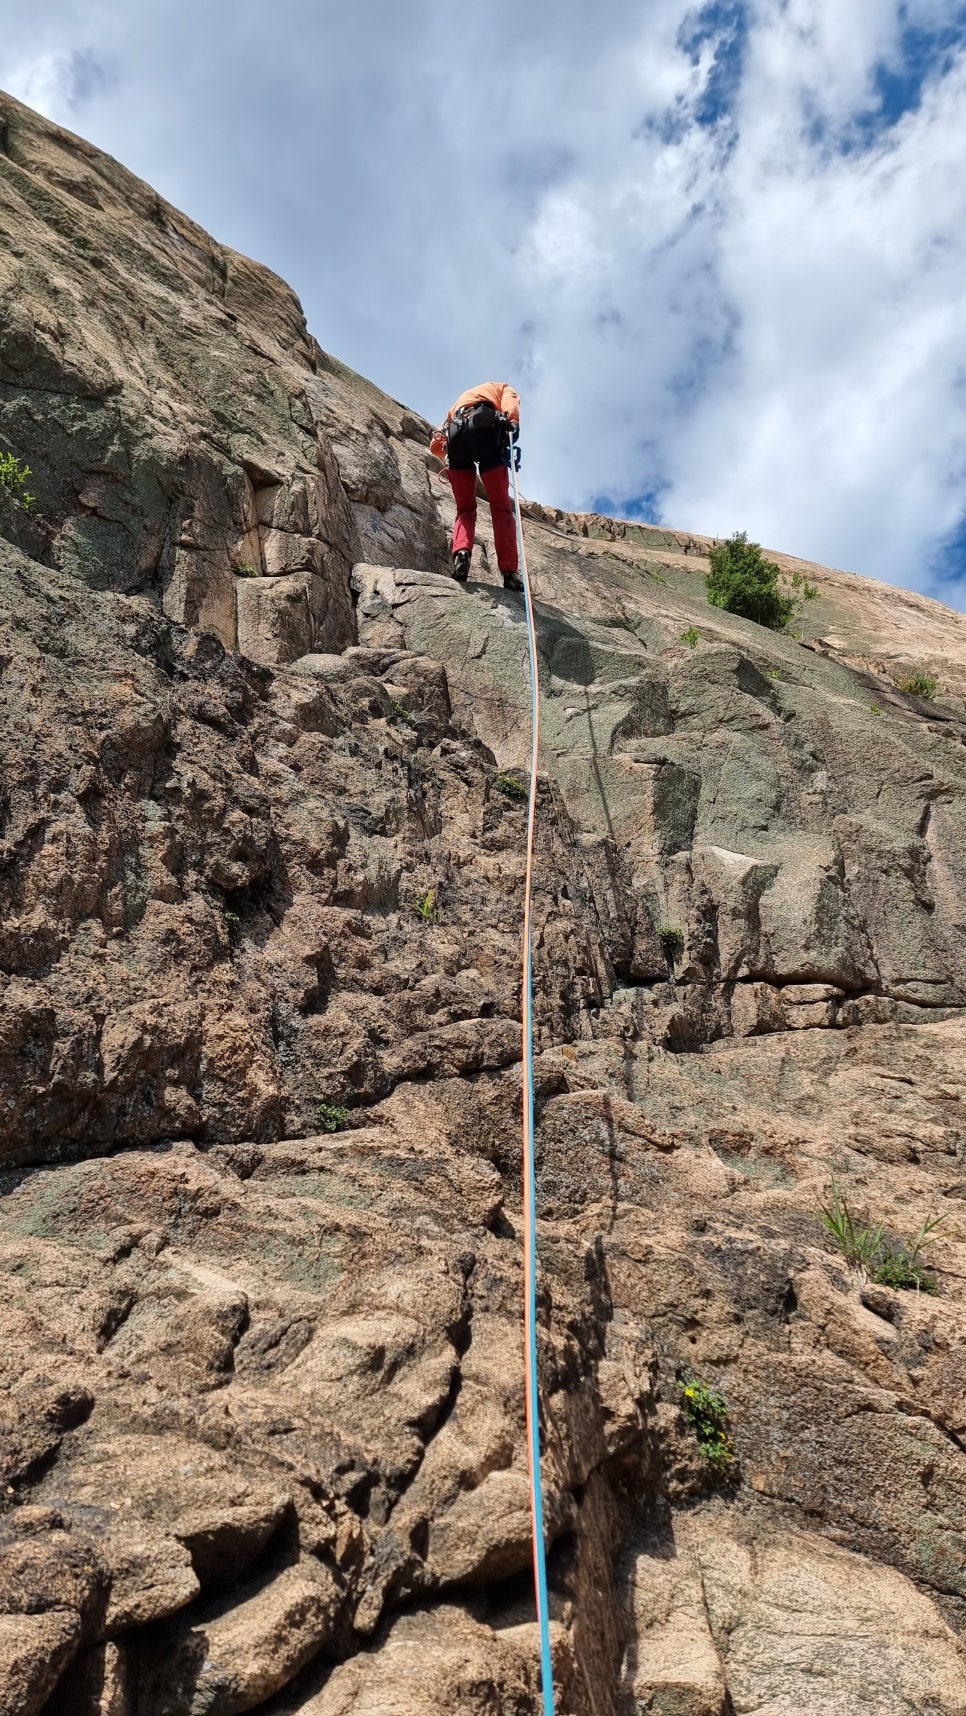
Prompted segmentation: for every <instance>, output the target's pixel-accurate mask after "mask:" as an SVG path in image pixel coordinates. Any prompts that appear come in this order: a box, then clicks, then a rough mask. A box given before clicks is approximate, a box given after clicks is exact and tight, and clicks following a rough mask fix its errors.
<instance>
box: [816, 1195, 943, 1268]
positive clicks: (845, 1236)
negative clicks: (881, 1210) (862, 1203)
mask: <svg viewBox="0 0 966 1716" xmlns="http://www.w3.org/2000/svg"><path fill="white" fill-rule="evenodd" d="M819 1216H820V1219H821V1222H822V1226H823V1227H824V1228H825V1231H826V1232H827V1233H828V1234H829V1236H830V1237H831V1239H832V1240H833V1241H834V1243H835V1245H836V1246H837V1248H838V1250H839V1251H840V1252H841V1253H842V1256H843V1257H844V1258H845V1260H846V1262H847V1263H851V1264H852V1265H853V1267H854V1268H856V1269H861V1270H862V1271H863V1272H864V1273H865V1274H866V1275H867V1276H868V1277H869V1279H870V1280H871V1281H874V1282H876V1283H877V1284H878V1285H879V1286H880V1287H897V1288H909V1287H915V1288H917V1289H918V1290H919V1291H920V1292H922V1293H935V1292H937V1291H938V1289H937V1286H936V1278H935V1276H934V1275H931V1274H930V1272H929V1270H928V1269H925V1268H924V1267H923V1265H922V1262H921V1258H922V1252H923V1250H924V1248H925V1247H926V1246H927V1245H931V1244H932V1242H933V1240H934V1238H935V1229H936V1228H937V1227H938V1226H939V1224H940V1222H941V1221H943V1220H945V1217H943V1216H930V1217H928V1218H927V1219H926V1221H924V1222H923V1224H922V1226H921V1228H920V1229H919V1232H918V1233H917V1234H916V1235H915V1236H914V1237H913V1238H912V1239H910V1240H901V1239H900V1240H895V1239H888V1238H886V1236H885V1235H884V1233H883V1228H882V1223H881V1222H880V1223H879V1224H878V1226H877V1227H873V1226H872V1225H871V1224H868V1225H865V1224H860V1223H859V1222H857V1221H856V1219H855V1217H854V1216H853V1214H852V1211H851V1210H850V1208H849V1204H848V1199H847V1198H845V1197H844V1196H843V1195H842V1193H841V1192H840V1191H839V1189H838V1186H837V1185H836V1184H835V1180H834V1178H833V1180H832V1192H831V1196H830V1198H829V1200H828V1202H827V1203H824V1204H822V1205H821V1207H820V1209H819Z"/></svg>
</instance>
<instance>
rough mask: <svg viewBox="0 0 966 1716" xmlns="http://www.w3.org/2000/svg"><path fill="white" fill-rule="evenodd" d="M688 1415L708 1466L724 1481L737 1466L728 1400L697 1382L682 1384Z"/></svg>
mask: <svg viewBox="0 0 966 1716" xmlns="http://www.w3.org/2000/svg"><path fill="white" fill-rule="evenodd" d="M680 1388H681V1393H682V1395H683V1397H684V1413H685V1417H686V1418H687V1421H688V1423H689V1424H690V1426H691V1429H692V1430H693V1431H694V1434H695V1436H696V1438H697V1443H698V1447H699V1448H700V1449H701V1453H702V1454H703V1456H704V1458H705V1459H706V1460H707V1462H708V1465H709V1466H711V1467H712V1468H713V1470H714V1471H715V1472H716V1473H717V1474H718V1475H719V1476H721V1477H723V1476H724V1475H725V1474H726V1473H727V1472H730V1471H731V1469H732V1467H733V1466H735V1465H736V1464H737V1455H736V1454H735V1451H734V1446H733V1444H732V1441H731V1437H730V1436H729V1434H728V1408H727V1406H726V1405H725V1402H724V1396H723V1395H721V1394H719V1393H718V1391H717V1389H715V1388H711V1387H710V1386H709V1384H708V1383H706V1382H700V1381H698V1380H697V1379H695V1380H693V1381H691V1382H682V1383H681V1384H680Z"/></svg>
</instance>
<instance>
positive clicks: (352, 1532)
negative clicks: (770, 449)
mask: <svg viewBox="0 0 966 1716" xmlns="http://www.w3.org/2000/svg"><path fill="white" fill-rule="evenodd" d="M0 226H2V231H3V237H4V247H3V252H4V253H3V256H2V258H0V447H2V448H4V449H8V450H10V451H12V452H13V453H15V454H16V455H17V456H18V457H19V458H20V459H21V460H23V461H25V462H26V463H29V465H30V467H31V469H32V472H33V477H32V480H31V488H32V490H33V491H34V492H35V494H36V501H35V504H34V505H33V506H32V507H30V508H26V507H24V506H23V505H22V504H21V503H20V501H19V500H18V499H17V497H16V495H14V494H9V493H4V492H3V491H2V490H0V633H2V635H0V668H2V674H0V733H2V739H0V743H2V758H3V767H2V785H0V841H2V852H3V868H2V875H0V1162H2V1179H0V1192H2V1197H0V1283H2V1288H3V1291H2V1294H0V1323H2V1329H3V1337H4V1338H3V1341H2V1346H0V1368H2V1390H3V1391H2V1394H0V1422H2V1424H3V1432H4V1433H3V1440H2V1447H0V1458H2V1475H3V1484H4V1498H5V1499H4V1513H3V1518H2V1521H0V1603H2V1608H3V1613H2V1614H0V1711H2V1712H3V1716H40V1713H43V1716H201V1713H203V1712H204V1713H206V1716H234V1713H236V1712H244V1711H249V1710H251V1711H258V1712H263V1713H265V1716H295V1713H296V1712H299V1713H304V1716H349V1713H352V1716H368V1713H370V1712H376V1711H378V1712H390V1711H392V1712H393V1713H394V1716H424V1713H425V1716H429V1712H438V1711H452V1712H460V1713H462V1712H478V1713H480V1716H482V1713H484V1712H488V1713H489V1712H492V1713H495V1712H507V1713H509V1712H513V1713H515V1716H525V1713H527V1712H530V1711H533V1710H535V1709H536V1708H537V1702H536V1700H537V1691H536V1683H535V1659H536V1651H535V1638H534V1626H533V1613H532V1602H531V1598H530V1590H529V1583H528V1566H529V1522H528V1517H527V1499H526V1481H525V1453H524V1448H523V1440H522V1422H523V1378H522V1354H521V1331H520V1305H521V1267H520V1243H519V1227H520V1216H519V1168H518V1162H517V1157H518V1114H519V1102H520V1069H519V1061H520V1025H519V1017H520V1011H519V969H518V968H519V933H520V901H521V894H522V873H523V871H522V866H523V840H524V808H523V805H522V803H521V801H520V799H519V797H518V796H517V795H516V794H515V793H514V791H513V788H512V772H513V770H514V769H515V768H516V767H517V766H518V765H519V764H521V763H522V761H523V760H524V757H525V753H526V746H527V739H528V733H527V719H528V693H527V682H526V667H525V637H524V632H523V624H522V612H521V608H520V603H519V600H518V599H517V598H514V597H512V596H508V595H506V594H504V592H503V591H502V588H500V587H498V581H496V582H494V578H495V574H494V575H493V576H492V577H491V575H490V573H489V571H488V570H487V566H486V564H480V565H479V566H477V567H475V568H474V577H473V579H472V581H471V582H470V584H469V585H468V586H467V587H465V588H461V587H459V586H457V585H456V584H454V583H453V582H452V581H451V580H450V579H449V578H448V577H446V576H445V575H444V574H445V571H446V567H447V562H448V550H447V527H448V524H449V522H450V517H451V503H450V502H449V500H448V489H447V488H445V487H444V486H443V485H442V484H441V483H440V482H439V480H438V477H437V475H436V474H435V471H436V467H435V462H434V461H433V460H432V459H430V457H429V455H428V452H427V450H426V442H427V436H428V425H427V424H425V423H424V422H422V421H421V420H420V419H419V418H418V417H416V416H415V415H414V414H413V413H411V412H409V411H407V410H405V409H404V408H403V407H402V406H400V405H399V404H397V403H396V402H395V401H392V400H390V399H388V398H387V397H386V396H385V395H383V394H381V393H380V392H379V391H378V390H377V389H376V388H374V387H372V386H371V385H370V384H369V383H368V382H366V381H364V380H363V379H362V378H360V377H358V376H356V375H354V374H352V373H351V372H349V371H347V370H346V369H345V368H344V367H343V366H341V365H340V364H338V363H337V362H336V361H335V360H334V359H332V358H331V357H329V356H327V355H326V354H325V353H324V352H323V351H322V350H321V348H320V347H319V346H318V345H317V343H316V342H315V340H314V339H313V338H312V337H311V336H310V335H309V334H308V332H307V330H306V327H305V323H304V319H303V317H302V313H301V310H300V308H299V305H298V303H297V301H296V299H295V297H294V296H293V294H292V293H291V291H290V290H289V289H288V288H287V287H286V286H285V285H284V284H283V283H282V282H281V281H279V280H278V279H277V278H276V277H275V276H273V275H271V274H270V273H269V272H268V271H267V270H265V269H263V268H261V267H259V266H258V265H256V264H254V263H252V262H250V261H248V260H246V259H245V258H242V257H240V256H238V255H236V254H234V253H232V252H231V251H227V250H225V249H223V248H222V247H220V246H219V245H218V244H216V243H215V242H214V241H213V240H212V239H210V238H209V237H208V236H207V235H206V234H205V233H203V232H201V231H200V230H199V229H198V228H196V227H195V226H193V225H192V223H191V222H190V221H188V220H187V219H186V218H185V217H184V216H182V215H180V214H178V213H177V211H175V210H174V209H172V208H170V207H169V206H168V205H166V204H165V203H163V202H162V201H161V199H160V198H158V197H157V196H156V194H155V193H154V192H152V191H151V190H150V189H149V188H148V187H146V186H145V185H143V184H141V183H140V182H139V181H137V180H136V179H134V178H133V177H132V176H131V175H130V174H128V173H127V172H125V171H124V170H123V169H122V168H121V167H119V166H118V165H117V164H116V163H114V162H113V161H110V160H109V159H107V158H106V157H104V156H103V155H101V154H99V153H98V152H97V151H96V150H94V149H93V148H91V147H90V146H89V145H87V144H85V143H83V142H82V141H80V140H79V139H77V138H74V137H71V136H69V135H67V134H66V133H64V132H62V131H60V130H58V129H57V128H56V127H54V126H51V125H49V124H47V123H46V122H45V121H43V120H41V119H39V118H37V117H36V116H35V115H33V114H31V113H29V112H28V111H27V110H26V109H24V108H23V107H21V106H19V105H18V104H17V103H16V102H14V101H13V100H11V99H10V98H8V97H0ZM458 379H459V378H457V380H458ZM481 510H482V511H483V529H482V537H483V541H484V545H486V544H487V543H490V545H491V543H492V539H491V538H490V537H489V534H488V528H487V527H488V519H487V518H486V515H485V509H481ZM526 514H527V516H526V521H525V522H526V533H527V543H528V552H529V555H530V561H531V571H532V576H533V584H534V589H535V593H536V601H537V609H538V629H539V643H540V651H541V672H542V680H543V692H544V722H545V748H544V755H543V767H544V771H545V772H544V774H543V776H542V781H541V794H540V804H539V818H538V849H539V850H538V897H537V923H536V948H535V972H536V981H537V1020H538V1030H539V1040H538V1058H537V1077H538V1091H539V1126H538V1149H539V1170H538V1171H539V1182H540V1204H539V1215H540V1257H541V1266H542V1279H541V1301H540V1314H541V1353H540V1365H541V1374H540V1381H541V1394H542V1404H543V1411H544V1418H545V1423H544V1432H545V1474H544V1476H545V1485H546V1489H547V1493H548V1515H549V1517H548V1530H549V1534H550V1538H551V1544H552V1546H551V1551H550V1577H551V1585H552V1592H553V1614H554V1648H555V1652H556V1667H557V1674H558V1681H559V1687H560V1695H561V1708H562V1710H563V1711H565V1712H572V1713H573V1716H631V1713H634V1716H636V1713H637V1712H640V1711H646V1710H653V1711H657V1712H663V1713H664V1716H671V1713H672V1712H673V1713H675V1716H726V1713H727V1712H729V1711H732V1712H740V1711H752V1710H754V1711H756V1712H760V1713H762V1716H764V1713H767V1716H786V1713H787V1716H793V1713H794V1716H834V1713H837V1712H839V1711H841V1710H843V1709H846V1708H851V1707H853V1706H854V1705H857V1704H859V1703H861V1704H862V1707H863V1709H867V1710H868V1711H869V1712H870V1716H897V1713H900V1712H908V1713H910V1716H911V1713H913V1712H922V1711H933V1712H940V1713H942V1716H957V1713H958V1716H961V1713H962V1712H963V1711H964V1710H966V1652H964V1649H963V1643H962V1633H963V1629H964V1626H966V1571H964V1569H966V1555H964V1550H966V1455H964V1451H963V1447H964V1445H963V1437H964V1436H966V1404H964V1402H966V1392H964V1384H966V1307H964V1296H963V1286H962V1283H963V1280H964V1278H966V1221H964V1217H963V1214H962V1210H963V1198H964V1197H966V1176H964V1166H963V1155H964V1151H966V1127H964V1121H963V1104H964V1101H966V1073H964V1065H966V1061H964V1050H966V859H964V838H963V837H964V832H966V808H964V806H966V749H964V745H966V720H964V714H966V617H964V616H962V615H959V614H955V613H953V612H951V611H949V610H946V609H944V608H941V607H940V606H939V605H938V604H936V603H933V602H930V601H928V600H927V599H925V598H922V597H918V596H915V595H912V594H910V593H908V592H904V591H898V590H891V589H888V588H887V587H885V586H882V585H878V584H875V583H873V582H871V581H868V580H863V579H859V578H855V577H851V576H849V575H847V574H845V573H841V572H831V571H828V570H826V569H824V568H815V567H808V568H806V570H807V571H808V574H809V576H810V577H811V578H813V580H814V581H815V582H816V584H817V585H818V589H819V595H818V598H817V600H816V601H815V602H814V603H812V604H811V605H810V607H809V610H808V612H807V615H806V618H805V621H804V622H803V627H802V630H801V635H800V636H799V635H795V636H789V635H784V634H783V635H779V634H774V633H771V632H768V631H764V630H763V629H762V628H760V627H757V626H755V625H752V624H750V623H749V622H746V621H742V620H740V619H737V618H734V617H732V616H729V615H726V614H724V613H722V612H720V611H718V610H714V609H711V608H709V606H708V604H707V602H706V600H705V596H704V579H703V572H704V571H705V570H706V569H707V550H708V547H709V544H708V543H707V541H705V540H704V539H701V538H698V537H694V536H690V535H688V534H687V533H686V532H676V531H666V530H658V529H652V528H650V527H645V526H636V525H625V524H621V523H620V522H618V521H614V520H609V519H602V518H591V517H578V516H574V515H569V514H564V513H561V512H559V511H557V510H555V509H549V508H545V507H541V506H539V505H538V504H536V503H531V504H528V505H527V507H526ZM778 558H779V560H781V561H782V563H783V564H787V565H788V566H789V567H791V568H792V569H796V568H800V567H802V565H803V563H801V562H797V561H793V560H788V559H787V558H786V557H783V556H780V555H779V556H778ZM490 564H493V561H492V552H491V555H490ZM695 634H696V636H697V641H696V642H695V641H694V638H695ZM918 670H923V671H927V672H929V673H931V674H932V675H933V676H934V677H935V678H936V679H937V680H938V681H939V691H938V692H937V695H936V698H935V699H934V700H931V701H930V700H922V699H918V698H916V697H915V696H911V695H909V694H906V693H903V692H901V691H900V690H899V689H898V686H899V685H900V684H901V683H902V682H903V681H904V680H906V679H907V678H908V677H909V676H910V674H911V673H913V672H915V671H918ZM508 774H509V776H510V777H511V779H508ZM833 1177H834V1181H835V1184H836V1186H837V1187H838V1190H839V1192H840V1193H841V1194H843V1195H844V1196H845V1197H846V1198H847V1199H848V1201H849V1204H850V1206H851V1208H852V1209H853V1210H854V1211H855V1212H856V1214H857V1217H858V1219H860V1221H861V1222H862V1223H865V1224H867V1225H868V1226H870V1227H873V1228H874V1227H876V1226H879V1225H881V1227H882V1230H883V1235H884V1241H885V1243H886V1245H887V1246H888V1245H889V1244H892V1245H894V1246H895V1245H898V1244H899V1242H900V1241H903V1240H906V1241H908V1240H909V1239H910V1238H911V1237H912V1236H913V1235H914V1234H915V1233H916V1232H917V1231H918V1230H919V1229H920V1227H921V1225H922V1223H923V1222H925V1221H928V1220H931V1219H933V1218H934V1217H936V1216H941V1217H942V1223H941V1225H940V1226H939V1227H938V1228H937V1229H936V1230H935V1243H934V1244H932V1245H931V1246H930V1247H929V1250H928V1252H927V1253H926V1257H927V1260H928V1266H929V1271H930V1274H931V1276H932V1284H933V1285H935V1287H936V1289H937V1291H935V1292H922V1291H910V1290H908V1289H905V1290H904V1289H902V1288H900V1287H896V1286H890V1285H889V1284H888V1283H885V1282H876V1281H875V1280H874V1279H873V1275H874V1274H875V1273H876V1271H875V1270H874V1269H872V1268H871V1267H867V1268H865V1269H864V1270H863V1269H861V1268H857V1267H853V1266H851V1265H850V1263H849V1262H848V1260H847V1259H846V1258H845V1257H844V1256H843V1255H842V1254H841V1251H840V1250H837V1249H836V1248H835V1246H834V1244H833V1243H832V1241H831V1238H830V1236H829V1234H828V1231H827V1230H826V1228H825V1227H823V1224H822V1222H821V1220H820V1209H821V1206H822V1204H823V1203H824V1202H825V1201H826V1200H827V1198H828V1196H829V1189H830V1185H831V1182H832V1179H833ZM689 1383H692V1384H693V1383H699V1384H701V1385H702V1386H704V1387H706V1388H707V1389H708V1390H709V1391H710V1396H709V1398H711V1399H712V1401H717V1400H720V1402H721V1403H722V1405H721V1410H723V1411H724V1412H726V1414H727V1421H726V1432H725V1433H726V1435H727V1438H728V1442H727V1456H728V1457H726V1458H725V1459H723V1460H718V1461H716V1460H715V1459H713V1458H711V1459H709V1458H708V1452H707V1450H708V1446H709V1442H708V1435H707V1427H706V1426H705V1428H704V1429H702V1421H701V1419H700V1415H696V1414H695V1412H694V1411H693V1410H689V1409H688V1405H687V1400H686V1397H685V1396H684V1394H683V1392H682V1385H687V1384H689ZM710 1410H711V1412H712V1416H713V1415H714V1412H715V1411H716V1410H717V1407H715V1406H714V1405H712V1407H711V1408H710ZM702 1442H703V1443H704V1448H702Z"/></svg>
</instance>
